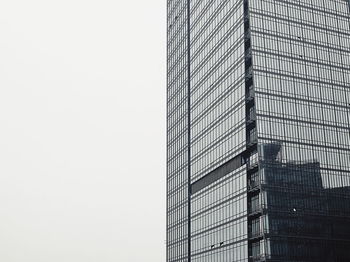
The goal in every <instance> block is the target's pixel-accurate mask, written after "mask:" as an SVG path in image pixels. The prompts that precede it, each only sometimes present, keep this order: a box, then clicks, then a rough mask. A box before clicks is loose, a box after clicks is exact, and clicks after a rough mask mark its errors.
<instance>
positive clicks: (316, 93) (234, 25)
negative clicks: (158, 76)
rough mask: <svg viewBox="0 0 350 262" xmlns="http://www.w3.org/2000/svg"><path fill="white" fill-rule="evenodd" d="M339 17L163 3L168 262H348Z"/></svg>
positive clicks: (346, 108) (347, 29) (267, 6)
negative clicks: (164, 7)
mask: <svg viewBox="0 0 350 262" xmlns="http://www.w3.org/2000/svg"><path fill="white" fill-rule="evenodd" d="M349 9H350V4H349V1H345V0H232V1H231V0H222V1H210V0H186V1H184V0H168V2H167V262H176V261H179V262H180V261H181V262H184V261H186V262H188V261H192V262H214V261H215V262H238V261H239V262H243V261H276V262H277V261H293V262H309V261H310V262H311V261H315V262H316V261H317V262H319V261H325V262H333V261H335V262H345V261H350V15H349Z"/></svg>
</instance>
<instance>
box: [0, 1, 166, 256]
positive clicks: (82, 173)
mask: <svg viewBox="0 0 350 262" xmlns="http://www.w3.org/2000/svg"><path fill="white" fill-rule="evenodd" d="M165 5H166V1H165V0H134V1H128V0H123V1H122V0H113V1H112V0H98V1H97V0H95V1H91V0H84V1H83V0H60V1H49V0H31V1H28V0H0V261H3V262H111V261H113V262H163V261H165V242H164V241H165V29H166V25H165V12H166V9H165V8H166V6H165Z"/></svg>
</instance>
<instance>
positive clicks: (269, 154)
mask: <svg viewBox="0 0 350 262" xmlns="http://www.w3.org/2000/svg"><path fill="white" fill-rule="evenodd" d="M281 148H282V147H281V144H279V143H271V144H265V145H260V146H259V153H260V155H261V160H260V170H259V178H258V180H259V183H260V185H261V192H262V195H263V197H260V198H259V197H258V198H257V199H256V200H255V202H252V207H251V208H252V212H254V210H256V209H261V210H262V214H263V216H262V217H263V219H261V220H260V221H259V220H256V221H255V223H253V226H252V228H251V229H250V233H251V237H253V238H256V239H259V236H261V238H262V239H266V243H267V245H266V247H265V250H264V252H262V250H261V248H262V247H261V246H260V247H253V248H252V256H251V257H252V260H253V261H262V260H264V261H265V259H266V260H269V261H329V262H330V261H342V262H345V261H350V252H349V250H350V187H341V188H325V187H324V182H323V179H322V176H321V170H320V163H319V162H317V161H308V162H295V161H293V162H283V158H282V156H281ZM256 180H257V179H256ZM256 180H255V181H256ZM259 201H260V202H259ZM262 224H264V225H263V226H262ZM260 226H261V227H260ZM259 248H260V250H257V249H259Z"/></svg>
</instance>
